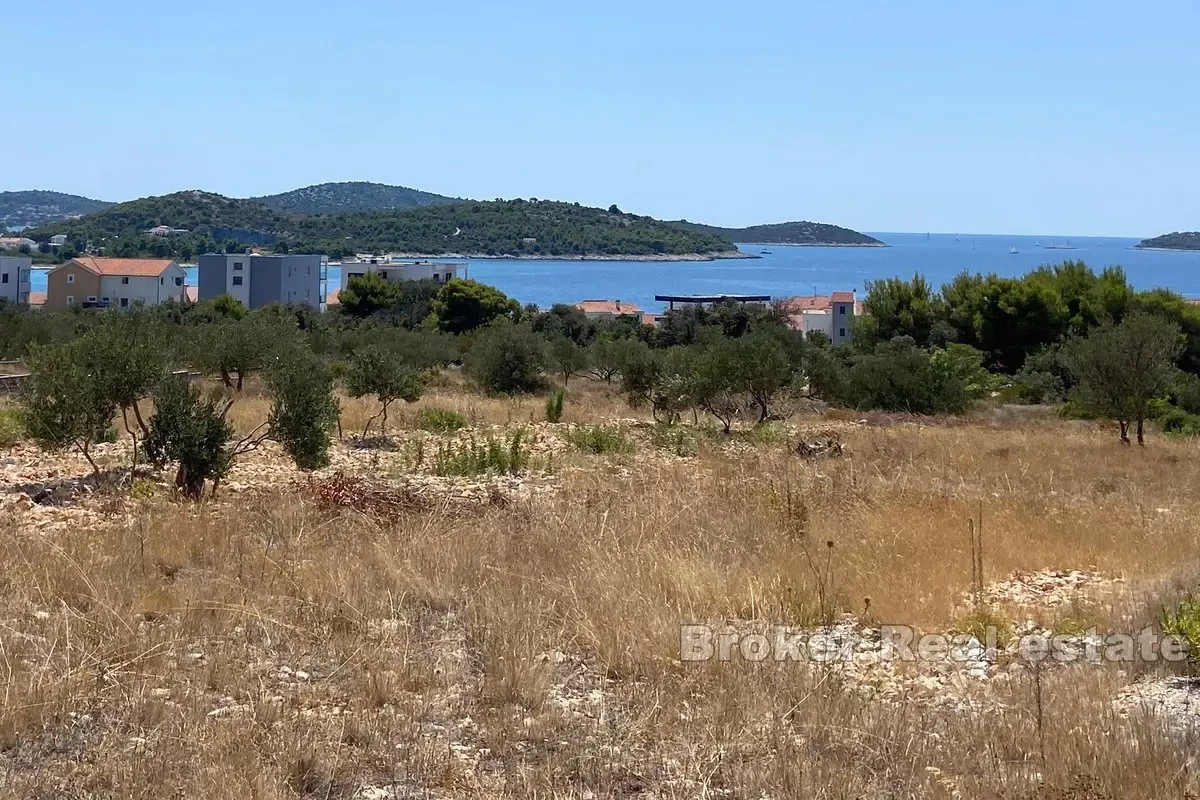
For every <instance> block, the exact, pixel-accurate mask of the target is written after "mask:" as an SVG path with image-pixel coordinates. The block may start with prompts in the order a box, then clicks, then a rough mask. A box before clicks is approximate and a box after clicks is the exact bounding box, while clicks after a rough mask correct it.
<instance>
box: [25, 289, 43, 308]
mask: <svg viewBox="0 0 1200 800" xmlns="http://www.w3.org/2000/svg"><path fill="white" fill-rule="evenodd" d="M45 304H46V293H45V292H30V293H29V305H31V306H44V305H45Z"/></svg>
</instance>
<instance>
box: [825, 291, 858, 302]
mask: <svg viewBox="0 0 1200 800" xmlns="http://www.w3.org/2000/svg"><path fill="white" fill-rule="evenodd" d="M829 299H830V300H832V301H833V302H835V303H853V302H854V292H834V293H833V294H832V295H830V296H829Z"/></svg>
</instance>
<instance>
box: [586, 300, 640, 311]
mask: <svg viewBox="0 0 1200 800" xmlns="http://www.w3.org/2000/svg"><path fill="white" fill-rule="evenodd" d="M575 307H576V308H577V309H579V310H580V311H582V312H583V313H585V314H640V313H641V312H642V310H641V309H640V308H638V307H637V306H635V305H634V304H633V303H622V302H621V301H620V300H581V301H579V302H578V303H576V304H575Z"/></svg>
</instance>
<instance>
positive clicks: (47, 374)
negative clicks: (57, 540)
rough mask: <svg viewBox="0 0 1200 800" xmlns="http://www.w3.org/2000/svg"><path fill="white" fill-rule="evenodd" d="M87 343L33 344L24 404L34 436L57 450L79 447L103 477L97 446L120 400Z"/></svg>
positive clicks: (40, 442)
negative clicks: (89, 353)
mask: <svg viewBox="0 0 1200 800" xmlns="http://www.w3.org/2000/svg"><path fill="white" fill-rule="evenodd" d="M86 347H87V344H86V343H85V342H84V341H83V340H76V341H74V342H69V343H67V344H62V345H44V346H37V345H34V346H32V347H31V349H30V353H29V359H28V363H29V377H28V378H27V379H26V381H25V384H24V385H23V387H22V391H21V404H22V406H23V409H24V422H25V429H26V431H27V432H28V434H29V436H30V438H32V439H33V440H34V441H36V442H37V443H38V444H39V445H41V446H42V447H44V448H46V449H47V450H51V451H59V450H65V449H67V448H69V447H74V448H75V449H76V450H78V451H79V453H80V454H81V455H82V456H83V457H84V458H85V459H87V462H88V464H89V465H91V467H92V473H93V474H94V475H95V477H96V480H97V482H99V480H100V468H99V467H98V466H97V465H96V461H95V459H94V458H93V457H92V446H93V445H94V444H95V443H96V442H98V441H101V440H102V439H103V438H104V432H105V431H106V430H107V429H108V426H109V424H110V423H111V422H112V418H113V415H114V414H115V413H116V406H115V405H114V403H113V401H112V399H111V393H110V392H109V391H107V388H106V386H105V384H104V380H103V376H101V375H99V374H98V373H97V372H96V370H95V367H94V365H93V363H92V361H91V359H90V358H88V357H87V354H86V352H85V348H86Z"/></svg>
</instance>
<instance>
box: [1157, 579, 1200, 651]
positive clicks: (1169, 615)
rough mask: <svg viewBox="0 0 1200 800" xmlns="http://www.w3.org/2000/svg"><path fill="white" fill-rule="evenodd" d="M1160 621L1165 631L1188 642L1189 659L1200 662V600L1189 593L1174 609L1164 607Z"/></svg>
mask: <svg viewBox="0 0 1200 800" xmlns="http://www.w3.org/2000/svg"><path fill="white" fill-rule="evenodd" d="M1159 621H1160V623H1161V624H1162V629H1163V633H1165V634H1167V635H1168V636H1180V637H1182V638H1183V640H1184V641H1185V642H1187V647H1188V661H1190V662H1191V663H1192V664H1200V601H1197V600H1196V599H1195V598H1194V597H1192V596H1191V595H1188V596H1187V597H1185V598H1183V599H1182V600H1180V601H1179V604H1178V605H1177V606H1176V607H1175V608H1174V610H1171V609H1167V608H1164V609H1163V610H1162V614H1161V616H1160V618H1159Z"/></svg>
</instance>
